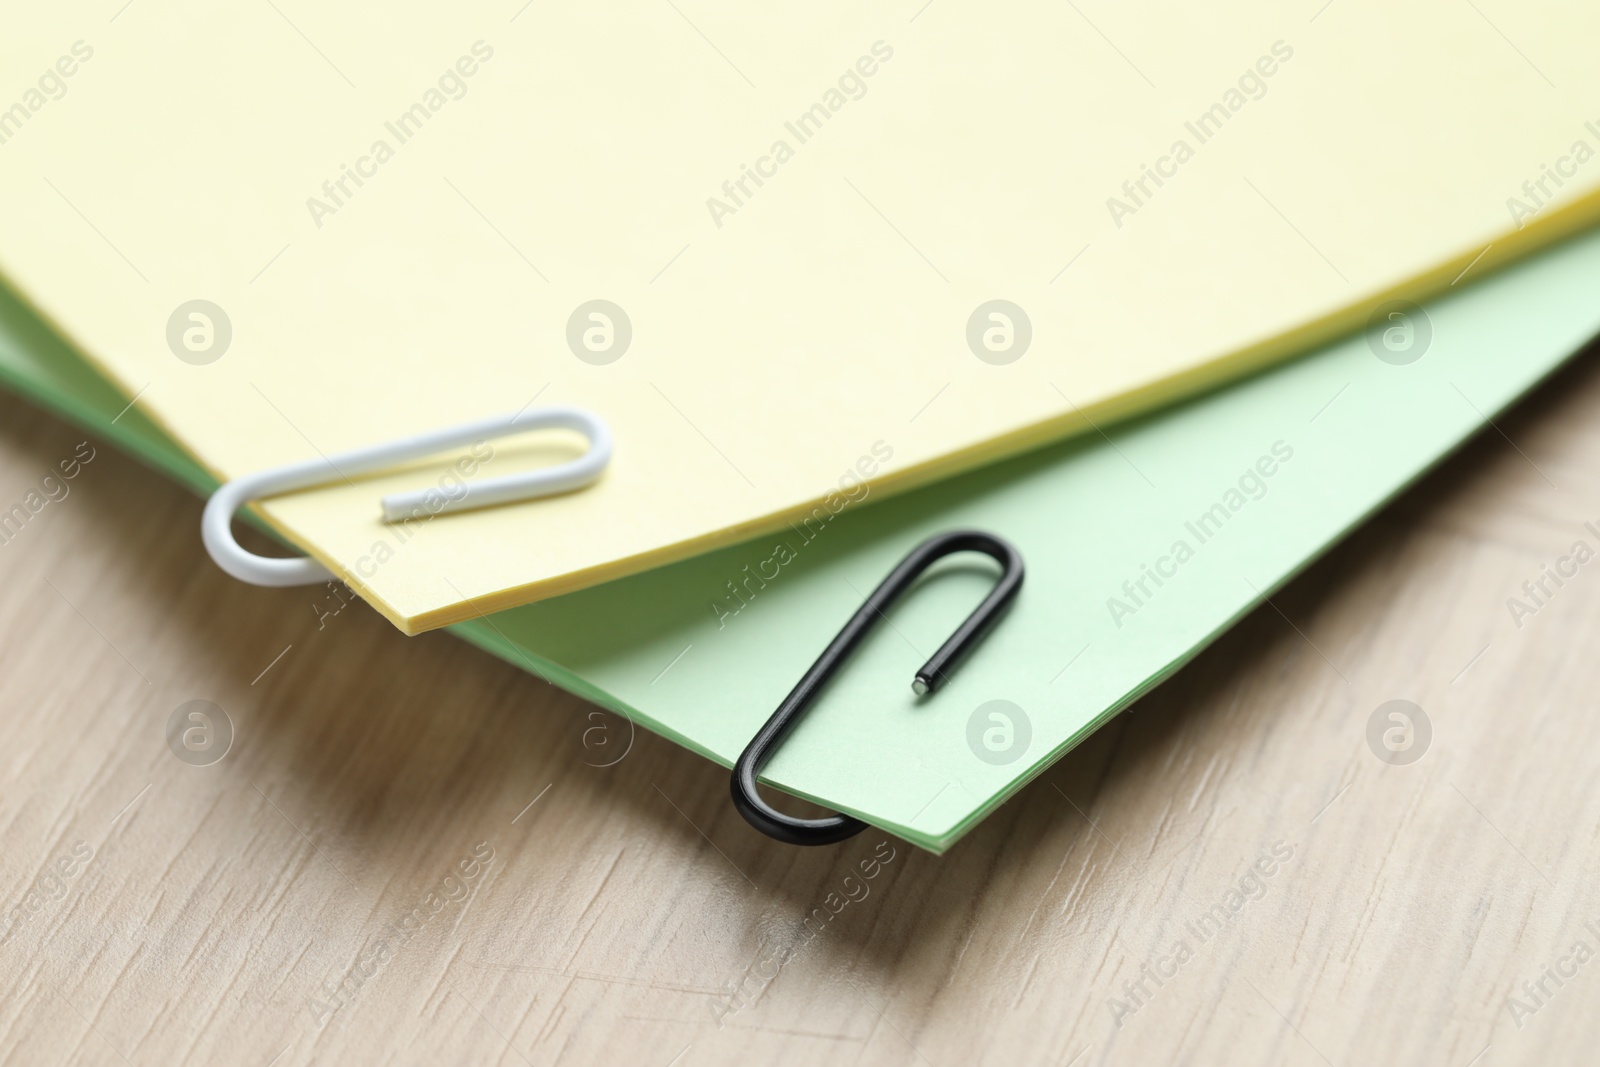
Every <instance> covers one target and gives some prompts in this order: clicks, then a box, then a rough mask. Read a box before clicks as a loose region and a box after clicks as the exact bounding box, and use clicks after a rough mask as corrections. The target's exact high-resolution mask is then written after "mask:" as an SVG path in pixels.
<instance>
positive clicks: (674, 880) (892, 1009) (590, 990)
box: [0, 353, 1600, 1067]
mask: <svg viewBox="0 0 1600 1067" xmlns="http://www.w3.org/2000/svg"><path fill="white" fill-rule="evenodd" d="M83 440H84V435H83V434H82V433H80V432H77V431H75V430H73V429H71V428H70V427H68V426H66V425H65V424H63V423H60V422H58V421H56V420H54V419H53V418H51V417H49V416H47V415H44V414H42V413H40V412H38V411H36V410H34V409H32V408H30V407H28V406H27V405H25V404H23V403H21V402H20V401H16V400H14V399H11V398H9V397H5V398H0V511H3V510H5V508H8V507H9V506H10V505H11V503H13V502H16V501H19V500H22V499H24V498H25V497H26V494H27V493H28V492H29V490H30V489H31V488H35V487H38V486H39V485H40V484H41V479H42V478H43V476H44V475H45V474H46V473H48V472H50V471H51V470H53V469H55V468H56V467H57V465H58V464H59V463H60V462H61V461H62V460H64V459H70V458H71V457H73V455H74V453H75V451H76V450H77V449H78V445H79V442H81V441H83ZM90 441H91V447H94V448H95V449H96V451H95V453H94V458H93V459H92V460H91V461H90V462H88V463H87V464H86V465H84V466H83V467H82V469H81V471H80V472H79V474H78V476H77V477H76V478H75V479H73V480H72V481H71V482H70V483H67V484H69V486H70V491H69V492H68V494H67V495H66V496H65V497H64V498H62V499H60V500H54V501H50V502H49V503H48V504H47V505H46V506H45V507H43V508H42V509H41V510H40V511H39V513H38V514H37V515H35V516H34V517H33V519H32V521H31V522H29V523H28V524H27V525H26V526H25V527H24V528H23V529H22V530H21V531H20V533H18V534H17V535H16V536H15V537H13V538H12V539H11V540H10V541H9V542H8V543H4V544H0V588H3V590H4V593H3V596H0V775H3V780H4V787H3V791H0V908H3V912H0V916H3V917H0V935H3V936H0V1056H3V1059H4V1062H6V1063H15V1064H29V1065H32V1064H56V1063H75V1064H112V1065H115V1064H122V1063H131V1064H140V1065H151V1067H155V1065H187V1064H219V1063H220V1064H246V1065H252V1064H255V1065H262V1067H266V1065H269V1064H273V1065H277V1067H292V1065H296V1064H310V1063H330V1064H341V1065H342V1064H368V1063H370V1064H412V1063H415V1064H441V1063H443V1064H450V1063H482V1064H553V1063H574V1064H585V1063H602V1064H612V1063H619V1064H622V1063H625V1064H642V1065H646V1067H650V1065H658V1067H668V1065H676V1067H691V1065H696V1064H721V1063H730V1064H731V1063H739V1064H752V1063H761V1064H813V1063H842V1064H905V1065H914V1064H927V1065H933V1067H947V1065H948V1067H956V1065H970V1064H1005V1065H1012V1064H1034V1063H1038V1064H1057V1065H1067V1064H1071V1065H1074V1067H1077V1065H1090V1064H1130V1065H1132V1064H1164V1063H1193V1064H1213V1063H1226V1064H1230V1065H1251V1064H1272V1065H1280V1064H1289V1065H1298V1064H1305V1065H1317V1064H1337V1065H1340V1067H1343V1065H1347V1064H1350V1065H1355V1064H1362V1065H1364V1064H1389V1063H1417V1064H1438V1065H1454V1067H1467V1065H1469V1064H1470V1065H1474V1067H1491V1065H1499V1064H1517V1063H1535V1062H1550V1063H1577V1062H1593V1059H1594V1057H1593V1049H1594V1047H1595V1045H1596V1042H1597V1041H1600V1012H1596V1010H1595V1007H1596V1004H1597V1003H1600V962H1596V961H1595V958H1594V957H1595V953H1596V951H1600V887H1597V886H1596V877H1595V876H1596V873H1597V867H1600V863H1597V859H1596V838H1597V828H1600V794H1597V791H1596V789H1595V787H1594V783H1595V780H1596V771H1597V768H1600V736H1597V735H1600V715H1597V714H1596V703H1597V699H1596V692H1597V688H1600V686H1597V682H1600V655H1597V644H1600V562H1596V563H1590V564H1587V565H1584V566H1578V565H1577V564H1576V563H1575V562H1574V563H1568V564H1562V565H1561V566H1562V567H1563V568H1564V569H1566V570H1569V571H1571V570H1573V568H1576V573H1575V574H1574V575H1572V576H1570V577H1567V578H1565V579H1563V584H1562V585H1560V586H1559V587H1558V586H1556V585H1555V584H1554V583H1553V582H1551V581H1549V580H1548V579H1546V589H1547V590H1548V591H1549V592H1548V595H1542V596H1540V597H1539V600H1540V602H1541V603H1540V604H1539V605H1538V606H1537V608H1536V610H1534V611H1533V612H1532V613H1531V614H1526V613H1525V614H1522V615H1521V617H1520V618H1513V615H1512V612H1511V611H1510V610H1509V608H1508V606H1507V600H1508V598H1509V597H1512V596H1518V597H1525V596H1526V594H1524V593H1523V592H1522V583H1523V582H1524V581H1530V582H1536V581H1538V580H1539V579H1540V577H1541V575H1542V574H1543V573H1544V568H1546V567H1549V568H1556V567H1557V566H1558V561H1559V559H1560V557H1562V556H1566V555H1568V554H1569V550H1570V548H1571V546H1572V545H1573V543H1574V542H1575V541H1579V540H1583V541H1585V542H1587V544H1588V545H1589V546H1590V547H1591V548H1600V536H1597V535H1596V534H1595V533H1593V532H1591V531H1589V530H1587V529H1585V527H1584V525H1583V524H1584V523H1585V522H1586V521H1591V520H1593V521H1595V523H1596V526H1597V527H1600V462H1597V461H1600V354H1596V353H1589V354H1586V355H1584V356H1582V357H1580V358H1579V359H1578V360H1577V361H1576V362H1575V363H1574V365H1572V366H1571V367H1569V368H1568V369H1567V370H1566V371H1564V372H1563V373H1562V374H1561V375H1560V376H1559V377H1558V378H1557V379H1556V380H1554V381H1552V382H1551V383H1549V384H1548V385H1546V386H1545V387H1544V388H1543V389H1541V390H1540V391H1539V392H1538V393H1537V394H1536V395H1535V396H1533V397H1532V398H1531V399H1530V400H1528V401H1527V402H1526V403H1524V404H1523V405H1522V406H1521V407H1519V408H1518V409H1517V410H1516V411H1515V412H1514V413H1512V414H1511V415H1509V416H1507V417H1506V418H1504V419H1501V420H1499V426H1498V428H1497V429H1494V428H1491V429H1487V430H1486V431H1485V432H1484V433H1483V434H1482V435H1480V436H1479V437H1478V438H1477V439H1476V440H1475V441H1474V442H1473V443H1472V444H1471V445H1469V446H1468V447H1467V448H1466V449H1465V450H1464V451H1463V452H1462V453H1461V454H1460V455H1458V456H1457V457H1455V458H1454V459H1453V460H1451V461H1450V462H1449V463H1448V464H1446V465H1445V466H1444V467H1443V468H1441V469H1440V470H1439V471H1437V472H1436V473H1435V474H1433V475H1432V476H1431V477H1430V478H1429V479H1428V480H1427V481H1426V482H1424V483H1423V484H1422V485H1421V486H1420V487H1418V488H1417V489H1415V490H1414V491H1412V492H1411V493H1410V494H1408V495H1407V496H1406V497H1405V498H1403V499H1402V500H1401V501H1400V502H1399V503H1397V504H1396V505H1394V506H1392V507H1390V508H1389V509H1387V510H1386V511H1385V512H1384V513H1383V514H1382V515H1381V516H1379V517H1378V518H1377V519H1376V520H1375V521H1373V522H1372V523H1371V524H1369V525H1368V526H1367V527H1366V528H1365V529H1364V530H1363V531H1362V532H1361V533H1359V534H1358V535H1357V536H1355V537H1354V538H1353V539H1352V540H1351V541H1350V542H1348V543H1346V544H1345V545H1343V546H1342V547H1340V548H1339V549H1337V550H1336V551H1335V552H1333V553H1332V554H1331V555H1330V556H1328V557H1327V558H1326V559H1324V560H1322V561H1321V562H1320V563H1318V564H1317V565H1316V566H1314V567H1313V568H1312V569H1311V570H1310V571H1308V572H1307V574H1305V575H1304V576H1303V577H1302V578H1300V579H1299V580H1298V581H1296V582H1295V583H1294V584H1293V585H1292V586H1290V587H1289V588H1288V589H1287V590H1285V591H1284V592H1283V593H1281V594H1280V595H1278V596H1276V597H1274V598H1273V601H1272V603H1271V605H1270V606H1266V607H1263V608H1262V609H1260V610H1258V611H1257V612H1255V613H1254V614H1253V615H1252V616H1251V617H1250V618H1249V619H1247V620H1246V621H1245V622H1244V623H1243V624H1242V625H1240V626H1239V627H1238V628H1237V629H1236V630H1234V631H1233V632H1232V633H1230V634H1229V635H1228V636H1227V637H1225V638H1224V639H1223V640H1222V641H1221V642H1220V643H1218V644H1217V645H1216V646H1214V647H1213V648H1211V649H1210V650H1209V651H1207V652H1206V653H1204V654H1203V655H1202V656H1200V657H1199V658H1198V659H1197V660H1196V661H1195V662H1194V663H1193V664H1191V665H1190V666H1189V667H1188V668H1186V669H1185V670H1183V671H1182V672H1181V673H1180V674H1179V675H1178V676H1177V677H1176V678H1175V679H1173V680H1172V681H1171V682H1169V683H1168V684H1166V685H1164V686H1162V687H1161V688H1160V689H1159V690H1158V691H1156V692H1155V693H1154V694H1153V695H1151V696H1150V697H1148V698H1147V699H1145V700H1143V701H1142V702H1140V703H1139V704H1138V705H1137V706H1136V708H1135V709H1134V711H1133V712H1132V713H1131V714H1129V715H1124V716H1122V717H1120V718H1119V719H1118V720H1116V721H1115V722H1114V723H1113V724H1111V725H1110V726H1108V727H1107V728H1106V729H1104V730H1102V731H1101V732H1100V733H1099V734H1098V735H1096V736H1095V737H1094V738H1093V739H1092V740H1091V741H1090V742H1089V743H1088V744H1086V745H1084V746H1083V747H1082V748H1080V749H1079V750H1078V751H1076V752H1074V753H1073V754H1071V755H1070V756H1069V757H1067V758H1066V759H1064V760H1062V761H1061V762H1060V763H1059V764H1057V765H1056V766H1055V767H1054V768H1052V769H1051V770H1050V771H1049V772H1047V773H1046V774H1045V775H1044V776H1042V777H1041V778H1040V779H1039V780H1038V781H1036V782H1035V783H1034V784H1033V785H1031V786H1030V787H1029V788H1028V789H1027V790H1025V791H1024V792H1023V793H1022V794H1021V795H1020V796H1019V797H1017V798H1016V799H1015V800H1013V801H1012V802H1011V803H1009V804H1007V805H1006V806H1005V807H1004V808H1003V809H1001V811H1000V812H999V813H998V814H996V815H995V816H994V817H992V818H991V819H989V820H988V821H987V822H986V823H985V824H983V825H982V826H981V827H979V828H978V829H977V830H976V831H975V832H973V833H972V834H971V836H970V837H968V838H967V839H966V840H965V841H963V842H962V843H961V844H960V845H958V846H957V847H956V848H955V849H954V850H952V851H951V852H950V854H949V855H947V856H945V857H943V858H935V857H933V856H929V855H926V854H923V853H920V852H918V851H917V850H916V849H914V848H912V847H910V846H908V845H906V844H904V843H903V842H899V841H896V840H893V839H889V838H886V837H885V836H884V835H883V834H879V833H875V832H873V831H870V830H869V831H868V832H867V833H865V834H863V835H862V836H860V837H858V838H855V839H853V840H851V841H849V842H846V843H844V844H843V845H840V846H836V847H832V848H824V849H812V850H799V849H794V848H789V847H786V846H782V845H779V844H776V843H775V842H771V841H768V840H766V839H765V838H762V837H760V836H758V835H757V834H755V833H754V832H753V831H751V830H750V829H749V828H748V827H746V826H745V824H744V823H743V822H742V821H741V820H740V819H739V817H738V816H737V815H736V814H735V813H734V811H733V810H732V808H731V807H730V806H729V801H728V793H727V775H726V772H725V771H723V770H721V769H719V768H717V767H715V766H713V765H712V764H710V763H709V762H706V761H705V760H702V759H700V758H698V757H696V756H694V755H691V754H690V753H688V752H686V751H683V750H681V749H678V748H676V747H675V746H673V745H671V744H669V743H667V742H665V741H663V740H660V739H658V738H655V737H652V736H649V735H645V734H642V733H641V734H640V735H638V736H637V737H635V738H632V739H631V741H630V739H629V737H628V725H627V723H626V722H622V721H618V720H614V719H611V718H610V717H608V716H606V715H604V714H603V713H600V712H598V711H596V710H595V709H594V708H593V707H591V706H589V705H586V704H584V703H583V702H582V701H580V700H577V699H576V698H573V697H571V696H568V695H566V694H564V693H562V692H560V691H558V690H555V689H552V688H550V687H549V686H547V685H545V684H544V683H543V682H541V681H539V680H538V679H536V678H534V677H531V676H529V675H527V674H524V673H521V672H519V671H517V670H514V669H513V668H511V667H509V666H507V665H505V664H502V663H500V662H498V661H496V660H494V659H492V658H490V657H489V656H487V655H485V654H484V653H481V652H479V651H476V650H474V649H472V648H470V647H469V646H467V645H466V644H464V643H462V642H460V641H458V640H456V639H454V638H452V637H450V636H448V635H446V634H442V633H436V634H430V635H426V636H424V637H420V638H410V639H408V638H405V637H402V636H401V635H400V634H399V633H397V632H396V631H395V630H393V629H392V628H391V627H390V626H389V625H388V624H387V623H385V622H383V621H382V620H380V619H379V618H378V617H377V616H376V615H375V614H374V613H373V612H372V611H370V610H369V609H367V608H366V607H365V606H364V605H362V604H360V603H353V604H351V605H349V606H348V607H344V608H343V609H342V610H340V611H338V612H337V613H336V614H335V613H330V611H329V608H328V606H327V604H325V603H324V597H325V595H326V591H325V590H321V589H311V590H306V589H299V590H265V589H257V588H251V587H247V586H244V585H241V584H239V583H237V582H234V581H232V580H231V579H229V578H227V577H225V576H224V575H222V574H221V573H220V572H219V571H218V570H217V569H216V568H215V567H214V566H212V564H211V563H210V562H209V560H208V559H207V558H206V556H205V554H204V552H203V551H202V549H201V547H200V544H199V538H198V535H197V528H198V521H199V515H200V505H199V502H198V501H196V500H195V499H193V498H191V497H190V496H188V495H186V494H185V493H184V492H183V491H181V490H179V489H177V488H175V487H174V486H172V485H170V484H168V483H167V482H165V481H163V480H162V479H161V478H160V477H158V476H156V475H155V474H153V473H151V472H149V471H148V470H146V469H144V468H142V467H140V466H139V465H138V464H136V463H135V462H133V461H131V460H129V459H127V458H126V457H124V456H122V455H120V454H117V453H116V452H114V451H113V450H112V449H111V448H110V447H109V446H106V445H104V444H99V443H97V442H93V440H92V438H91V439H90ZM1525 602H1526V603H1529V605H1530V607H1531V606H1533V605H1532V603H1531V602H1530V601H1525ZM319 613H320V615H321V617H320V618H319ZM1519 623H1520V625H1519ZM1393 699H1404V700H1409V701H1412V702H1414V703H1415V704H1416V705H1418V706H1419V707H1420V708H1421V709H1423V711H1424V713H1425V715H1426V717H1427V720H1428V722H1429V723H1431V729H1432V736H1431V740H1430V741H1426V742H1424V741H1423V740H1421V737H1422V734H1421V731H1420V730H1418V731H1416V732H1414V733H1413V735H1412V739H1413V746H1414V747H1413V750H1414V749H1415V748H1425V751H1424V753H1423V755H1422V758H1421V759H1420V760H1417V761H1416V762H1414V763H1411V764H1409V765H1393V764H1391V763H1388V762H1385V761H1384V760H1380V759H1379V757H1378V755H1377V754H1376V751H1375V750H1374V748H1373V747H1372V746H1371V745H1369V741H1368V727H1369V719H1371V718H1372V717H1373V715H1374V712H1375V711H1376V710H1377V709H1378V708H1379V706H1380V705H1382V704H1384V703H1385V702H1387V701H1390V700H1393ZM197 700H198V701H209V702H212V703H213V704H215V705H216V706H217V707H219V708H221V709H222V710H223V712H224V713H225V716H226V721H227V722H228V723H231V727H232V733H233V737H232V740H231V744H230V745H229V747H228V749H227V752H226V755H225V756H224V757H223V758H221V759H220V760H218V761H216V762H211V763H209V764H208V765H201V764H206V760H207V759H209V758H210V757H211V756H214V754H215V752H216V751H217V749H216V748H215V747H212V748H211V749H209V750H207V749H205V746H204V744H203V742H204V741H205V740H206V737H205V736H204V735H203V734H202V735H193V736H192V737H191V740H194V741H196V744H197V747H198V748H200V749H201V750H202V751H200V753H199V754H198V755H195V754H191V755H190V759H191V760H193V761H194V762H193V763H191V762H185V761H184V760H182V759H180V758H178V756H177V755H176V754H175V749H174V747H172V746H169V741H168V724H169V720H170V719H171V718H172V717H173V716H174V713H175V712H176V711H178V709H180V708H182V707H183V706H184V705H186V704H187V703H188V702H190V701H197ZM186 715H187V713H186V712H185V713H182V714H180V719H181V722H180V725H183V724H190V725H196V724H200V720H190V719H187V718H186V717H185V716H186ZM215 718H216V716H215V715H214V714H213V719H215ZM1413 719H1415V716H1413ZM1395 722H1398V720H1396V721H1395ZM1379 725H1380V727H1381V728H1383V729H1390V728H1397V727H1395V726H1394V724H1393V723H1392V722H1391V721H1390V720H1388V719H1387V718H1386V716H1385V717H1383V718H1382V719H1381V721H1380V724H1379ZM1413 725H1416V724H1415V723H1413ZM222 727H223V723H222V721H221V720H218V721H215V722H213V723H212V724H211V729H212V731H213V733H212V734H211V735H210V738H211V741H212V742H213V746H215V744H217V743H219V741H220V738H221V735H222ZM201 728H202V730H203V729H204V727H203V724H201ZM1395 740H1396V743H1399V741H1400V740H1401V739H1400V738H1398V737H1397V738H1396V739H1395ZM176 750H177V751H185V752H188V751H189V750H188V749H185V748H184V747H183V744H182V742H181V740H180V741H179V742H177V743H176ZM1379 750H1381V746H1380V749H1379ZM1407 751H1412V750H1407ZM603 764H610V765H609V766H605V765H603Z"/></svg>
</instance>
